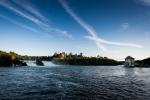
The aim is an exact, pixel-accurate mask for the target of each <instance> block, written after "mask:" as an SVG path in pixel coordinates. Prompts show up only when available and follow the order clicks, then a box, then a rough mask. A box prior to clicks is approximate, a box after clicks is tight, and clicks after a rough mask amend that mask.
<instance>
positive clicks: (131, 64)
mask: <svg viewBox="0 0 150 100" xmlns="http://www.w3.org/2000/svg"><path fill="white" fill-rule="evenodd" d="M125 66H126V67H134V66H135V61H134V58H133V57H131V56H127V57H126V58H125Z"/></svg>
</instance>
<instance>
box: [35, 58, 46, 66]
mask: <svg viewBox="0 0 150 100" xmlns="http://www.w3.org/2000/svg"><path fill="white" fill-rule="evenodd" d="M36 65H38V66H44V63H43V62H42V60H40V59H36Z"/></svg>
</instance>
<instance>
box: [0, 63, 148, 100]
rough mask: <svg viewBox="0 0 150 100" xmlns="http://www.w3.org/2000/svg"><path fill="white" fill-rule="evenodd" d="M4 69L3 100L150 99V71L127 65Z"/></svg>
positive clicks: (0, 90) (0, 76)
mask: <svg viewBox="0 0 150 100" xmlns="http://www.w3.org/2000/svg"><path fill="white" fill-rule="evenodd" d="M44 63H45V66H36V65H35V64H34V63H32V62H28V64H29V66H28V67H8V68H4V67H2V68H0V100H30V99H32V100H150V69H149V68H125V67H123V66H56V65H54V64H52V63H50V62H44Z"/></svg>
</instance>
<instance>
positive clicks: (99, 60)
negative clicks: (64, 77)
mask: <svg viewBox="0 0 150 100" xmlns="http://www.w3.org/2000/svg"><path fill="white" fill-rule="evenodd" d="M52 62H53V63H55V64H61V65H85V66H89V65H96V66H98V65H107V66H110V65H119V63H118V62H117V61H115V60H113V59H109V58H107V57H100V56H97V57H86V56H83V54H82V53H80V54H79V55H78V54H72V53H70V54H66V53H65V52H62V53H55V54H54V55H53V59H52Z"/></svg>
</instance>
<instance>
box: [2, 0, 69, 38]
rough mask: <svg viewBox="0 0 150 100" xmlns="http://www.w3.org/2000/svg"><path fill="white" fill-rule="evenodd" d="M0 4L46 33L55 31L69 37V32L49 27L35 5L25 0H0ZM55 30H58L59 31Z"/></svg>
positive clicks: (46, 20)
mask: <svg viewBox="0 0 150 100" xmlns="http://www.w3.org/2000/svg"><path fill="white" fill-rule="evenodd" d="M0 5H1V6H3V7H5V8H7V9H9V10H10V11H12V12H14V13H16V14H17V15H19V16H21V17H23V18H25V19H27V20H29V21H31V22H32V23H34V24H35V25H38V26H39V27H40V28H41V29H42V30H43V31H45V32H47V33H57V34H62V35H63V36H66V37H67V38H70V37H71V34H70V33H68V32H66V31H65V30H61V29H59V28H54V27H51V26H50V25H49V24H48V23H47V22H48V19H47V18H45V17H44V16H43V15H42V14H41V13H40V12H39V11H38V10H37V9H36V8H35V7H33V5H32V4H30V3H28V2H27V1H24V0H23V1H22V0H17V1H16V0H13V2H12V1H10V0H0ZM22 8H23V9H24V10H23V9H22ZM26 11H27V12H26ZM57 30H59V33H58V31H57ZM69 35H70V36H69Z"/></svg>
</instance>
